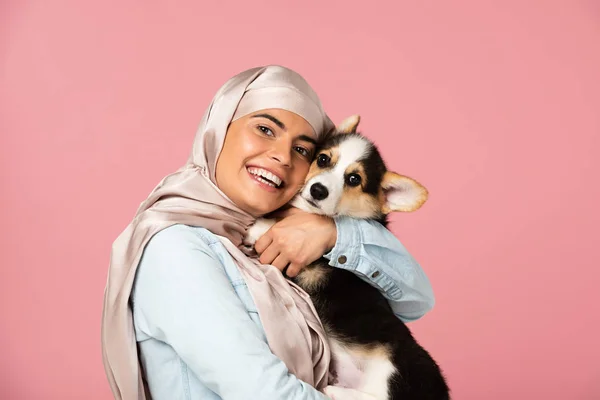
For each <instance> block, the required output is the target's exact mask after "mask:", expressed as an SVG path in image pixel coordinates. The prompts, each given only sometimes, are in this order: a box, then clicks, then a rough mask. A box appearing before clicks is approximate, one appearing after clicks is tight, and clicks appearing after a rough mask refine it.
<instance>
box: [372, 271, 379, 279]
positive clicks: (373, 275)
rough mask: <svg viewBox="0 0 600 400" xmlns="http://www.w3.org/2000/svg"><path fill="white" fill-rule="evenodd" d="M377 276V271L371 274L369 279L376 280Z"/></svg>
mask: <svg viewBox="0 0 600 400" xmlns="http://www.w3.org/2000/svg"><path fill="white" fill-rule="evenodd" d="M378 276H379V271H375V272H373V273H372V274H371V278H377V277H378Z"/></svg>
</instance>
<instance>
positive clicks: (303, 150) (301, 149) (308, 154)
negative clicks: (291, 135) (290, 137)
mask: <svg viewBox="0 0 600 400" xmlns="http://www.w3.org/2000/svg"><path fill="white" fill-rule="evenodd" d="M295 150H296V151H297V152H298V153H300V154H302V156H303V157H307V158H308V156H310V151H308V150H306V149H305V148H304V147H299V146H297V147H295Z"/></svg>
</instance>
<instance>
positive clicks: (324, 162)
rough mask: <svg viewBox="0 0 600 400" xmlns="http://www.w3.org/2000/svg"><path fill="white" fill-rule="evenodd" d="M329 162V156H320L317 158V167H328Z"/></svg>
mask: <svg viewBox="0 0 600 400" xmlns="http://www.w3.org/2000/svg"><path fill="white" fill-rule="evenodd" d="M329 161H331V159H330V158H329V156H328V155H327V154H319V157H317V165H318V166H319V167H320V168H325V167H326V166H328V165H329Z"/></svg>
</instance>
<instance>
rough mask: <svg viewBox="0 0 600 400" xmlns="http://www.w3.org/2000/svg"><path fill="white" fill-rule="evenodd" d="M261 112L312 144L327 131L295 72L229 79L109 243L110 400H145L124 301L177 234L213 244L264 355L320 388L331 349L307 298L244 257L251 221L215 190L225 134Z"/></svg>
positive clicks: (106, 339) (264, 71) (106, 357)
mask: <svg viewBox="0 0 600 400" xmlns="http://www.w3.org/2000/svg"><path fill="white" fill-rule="evenodd" d="M268 108H279V109H284V110H287V111H290V112H293V113H295V114H298V115H299V116H301V117H303V118H304V119H305V120H306V121H307V122H308V123H309V124H310V125H311V126H312V128H313V129H314V131H315V133H316V134H317V135H318V136H319V137H323V136H324V135H328V134H330V133H331V132H332V131H333V129H334V125H333V123H332V122H331V120H330V119H329V117H328V116H327V114H326V113H325V112H324V110H323V107H322V105H321V102H320V100H319V98H318V97H317V95H316V93H315V92H314V91H313V90H312V88H311V87H310V86H309V85H308V83H307V82H306V81H305V80H304V79H303V78H302V77H301V76H300V75H299V74H297V73H296V72H294V71H292V70H290V69H288V68H285V67H281V66H276V65H270V66H266V67H258V68H252V69H249V70H246V71H244V72H242V73H240V74H238V75H236V76H234V77H232V78H231V79H229V80H228V81H227V82H226V83H225V84H224V85H223V86H222V87H221V88H220V89H219V90H218V92H217V93H216V95H215V96H214V98H213V99H212V102H211V103H210V106H209V107H208V109H207V110H206V112H205V113H204V116H203V118H202V120H201V123H200V126H199V128H198V130H197V133H196V136H195V138H194V142H193V148H192V152H191V154H190V156H189V158H188V160H187V162H186V163H185V165H184V166H182V167H181V168H180V169H179V170H177V171H176V172H174V173H172V174H170V175H168V176H166V177H165V178H164V179H163V180H162V181H161V182H159V184H158V185H157V186H156V187H155V188H154V190H153V191H152V192H151V193H150V195H149V196H148V198H147V199H146V200H145V201H144V202H143V203H141V205H140V206H139V208H138V210H137V212H136V214H135V216H134V218H133V221H132V222H131V223H130V224H129V225H128V226H127V227H126V228H125V230H124V231H123V232H122V233H121V234H120V235H119V236H118V237H117V239H116V240H115V242H114V243H113V246H112V251H111V257H110V266H109V270H108V279H107V284H106V288H105V292H104V307H103V312H102V332H101V336H102V359H103V363H104V369H105V371H106V375H107V378H108V381H109V383H110V386H111V389H112V391H113V395H114V397H115V399H146V398H150V396H149V394H148V393H147V392H146V390H145V384H144V379H143V377H142V370H141V367H140V363H139V358H138V354H137V344H136V338H135V331H134V327H133V314H132V309H131V305H130V302H129V297H130V294H131V289H132V286H133V282H134V279H135V273H136V269H137V266H138V263H139V261H140V259H141V256H142V253H143V251H144V248H145V246H146V244H147V243H148V241H149V240H150V239H151V238H152V237H153V235H155V234H156V233H158V232H159V231H161V230H162V229H165V228H167V227H169V226H171V225H174V224H185V225H191V226H198V227H203V228H206V229H208V230H209V231H211V232H212V233H213V234H215V235H216V236H217V237H218V238H219V240H220V241H221V242H222V243H223V245H224V246H225V248H226V249H227V251H228V252H229V253H230V254H231V257H232V258H233V260H234V261H235V263H236V265H237V267H238V268H239V270H240V272H241V274H242V276H243V278H244V280H245V282H246V284H247V286H248V289H249V291H250V294H251V296H252V298H253V300H254V302H255V304H256V307H257V310H258V313H259V316H260V320H261V323H262V325H263V328H264V330H265V335H266V337H267V341H268V344H269V347H270V349H271V351H272V352H273V353H274V354H275V355H276V356H278V357H279V358H280V359H281V360H282V361H283V362H284V363H285V365H286V366H287V368H288V370H289V371H290V373H292V374H294V375H296V376H297V377H298V378H299V379H301V380H303V381H304V382H306V383H308V384H310V385H312V386H314V387H316V388H317V389H323V388H324V387H325V386H326V385H327V383H328V379H329V377H328V371H329V362H330V349H329V347H328V345H327V341H326V339H325V333H324V330H323V326H322V324H321V322H320V320H319V318H318V316H317V313H316V311H315V309H314V307H313V305H312V303H311V301H310V298H309V296H308V295H307V294H306V292H304V291H303V290H302V289H301V288H300V287H298V286H297V285H295V284H294V283H292V282H290V281H288V280H287V279H285V278H284V276H283V275H282V273H281V272H280V271H279V270H278V269H277V268H276V267H274V266H272V265H263V264H260V263H259V262H258V260H257V259H256V258H251V257H249V256H248V255H247V254H246V253H245V252H243V251H242V239H243V238H244V235H245V232H246V230H247V228H248V227H249V226H250V225H251V224H252V223H253V222H254V217H252V216H251V215H250V214H248V213H247V212H245V211H243V210H241V209H240V208H238V207H237V206H236V205H235V204H234V203H233V202H232V201H231V200H230V199H229V198H228V197H227V196H226V195H225V194H224V193H223V192H222V191H221V190H220V189H219V188H218V187H217V185H216V180H215V170H216V165H217V159H218V156H219V154H220V152H221V149H222V147H223V143H224V141H225V135H226V133H227V128H228V126H229V124H230V123H231V122H232V121H234V120H236V119H238V118H241V117H243V116H244V115H247V114H249V113H252V112H255V111H258V110H261V109H268ZM197 267H198V268H203V266H202V265H198V266H197ZM174 268H176V267H174Z"/></svg>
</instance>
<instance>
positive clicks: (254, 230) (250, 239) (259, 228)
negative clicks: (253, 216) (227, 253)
mask: <svg viewBox="0 0 600 400" xmlns="http://www.w3.org/2000/svg"><path fill="white" fill-rule="evenodd" d="M275 222H277V220H275V219H266V218H259V219H257V220H256V222H255V223H254V225H252V226H251V227H250V228H248V231H247V232H246V237H245V238H244V245H246V246H249V247H251V246H254V243H256V241H257V240H258V239H259V238H260V237H261V236H262V235H264V234H265V233H266V232H267V231H268V230H269V229H271V227H272V226H273V225H275Z"/></svg>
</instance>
